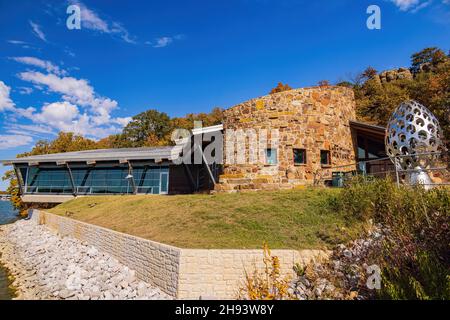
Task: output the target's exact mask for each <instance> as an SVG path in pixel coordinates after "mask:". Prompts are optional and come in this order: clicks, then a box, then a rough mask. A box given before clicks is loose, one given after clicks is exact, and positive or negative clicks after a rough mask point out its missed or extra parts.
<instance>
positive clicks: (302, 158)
mask: <svg viewBox="0 0 450 320" xmlns="http://www.w3.org/2000/svg"><path fill="white" fill-rule="evenodd" d="M294 163H295V164H305V163H306V150H305V149H294Z"/></svg>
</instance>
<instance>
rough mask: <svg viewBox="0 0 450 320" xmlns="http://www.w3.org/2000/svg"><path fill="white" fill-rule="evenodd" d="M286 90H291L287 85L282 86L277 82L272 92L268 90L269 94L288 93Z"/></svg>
mask: <svg viewBox="0 0 450 320" xmlns="http://www.w3.org/2000/svg"><path fill="white" fill-rule="evenodd" d="M288 90H292V88H291V87H290V86H289V85H288V84H283V83H281V82H278V85H277V86H276V87H275V88H273V89H272V90H270V94H274V93H278V92H283V91H288Z"/></svg>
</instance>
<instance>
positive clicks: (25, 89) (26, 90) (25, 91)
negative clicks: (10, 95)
mask: <svg viewBox="0 0 450 320" xmlns="http://www.w3.org/2000/svg"><path fill="white" fill-rule="evenodd" d="M18 89H19V93H20V94H24V95H29V94H31V93H32V92H33V88H29V87H19V88H18Z"/></svg>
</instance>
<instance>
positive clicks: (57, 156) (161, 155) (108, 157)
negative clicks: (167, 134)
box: [1, 145, 182, 165]
mask: <svg viewBox="0 0 450 320" xmlns="http://www.w3.org/2000/svg"><path fill="white" fill-rule="evenodd" d="M181 151H182V146H181V145H177V146H169V147H152V148H122V149H97V150H86V151H75V152H64V153H52V154H44V155H38V156H29V157H23V158H15V159H9V160H1V162H2V163H3V164H4V165H11V164H13V163H33V164H34V163H46V162H84V161H92V162H95V161H115V160H118V161H127V160H165V159H167V160H174V159H177V158H178V157H179V155H180V153H181Z"/></svg>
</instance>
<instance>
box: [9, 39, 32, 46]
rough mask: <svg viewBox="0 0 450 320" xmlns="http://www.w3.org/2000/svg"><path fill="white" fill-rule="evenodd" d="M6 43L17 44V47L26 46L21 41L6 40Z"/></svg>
mask: <svg viewBox="0 0 450 320" xmlns="http://www.w3.org/2000/svg"><path fill="white" fill-rule="evenodd" d="M7 42H8V43H11V44H18V45H23V44H27V43H26V42H25V41H21V40H8V41H7Z"/></svg>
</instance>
